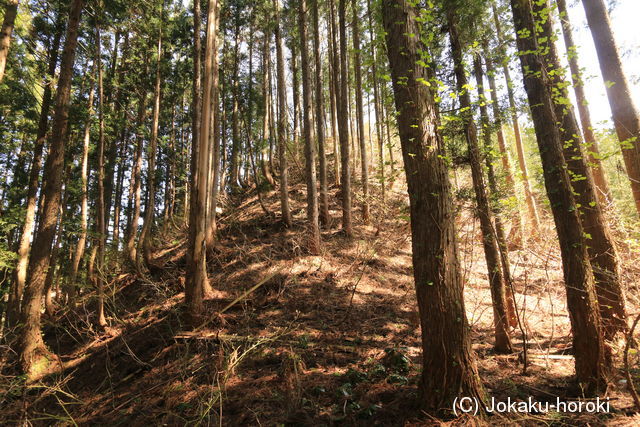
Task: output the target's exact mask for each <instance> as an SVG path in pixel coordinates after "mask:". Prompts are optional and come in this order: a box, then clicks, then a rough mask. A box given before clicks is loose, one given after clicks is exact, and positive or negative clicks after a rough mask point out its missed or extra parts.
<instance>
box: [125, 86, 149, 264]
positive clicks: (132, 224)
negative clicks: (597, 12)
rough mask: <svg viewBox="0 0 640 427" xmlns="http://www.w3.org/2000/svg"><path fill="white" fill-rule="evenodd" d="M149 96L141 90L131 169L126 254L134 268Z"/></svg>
mask: <svg viewBox="0 0 640 427" xmlns="http://www.w3.org/2000/svg"><path fill="white" fill-rule="evenodd" d="M146 102H147V94H146V92H145V90H144V89H141V93H140V99H139V101H138V114H137V118H136V123H137V126H138V128H137V129H136V151H135V156H134V159H133V166H132V169H131V181H130V183H129V204H130V206H132V209H131V212H130V215H129V221H128V226H127V241H126V246H125V253H126V256H127V259H128V260H129V262H130V263H131V265H132V266H135V265H136V264H137V259H138V250H137V245H136V236H137V235H138V221H139V220H140V203H141V193H142V182H141V181H142V179H141V172H142V150H143V147H144V134H143V132H142V126H143V125H144V121H145V116H146Z"/></svg>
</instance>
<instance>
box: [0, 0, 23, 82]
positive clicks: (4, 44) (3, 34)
mask: <svg viewBox="0 0 640 427" xmlns="http://www.w3.org/2000/svg"><path fill="white" fill-rule="evenodd" d="M18 3H19V0H7V1H6V4H7V6H6V7H5V9H4V19H3V21H2V30H1V31H0V83H2V79H3V78H4V70H5V67H6V66H7V56H9V46H10V45H11V35H12V34H13V27H14V24H15V21H16V16H18Z"/></svg>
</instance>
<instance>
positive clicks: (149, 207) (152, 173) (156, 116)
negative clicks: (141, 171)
mask: <svg viewBox="0 0 640 427" xmlns="http://www.w3.org/2000/svg"><path fill="white" fill-rule="evenodd" d="M160 15H161V16H164V5H163V8H162V11H161V13H160ZM160 25H161V26H160V29H159V33H158V43H157V50H156V54H157V58H156V80H155V88H154V91H153V121H152V122H151V140H150V141H149V154H148V156H149V157H148V158H147V164H148V166H147V204H146V206H145V208H144V212H145V215H144V222H143V224H142V230H141V231H140V242H141V243H142V255H143V258H144V264H145V266H146V267H147V268H151V258H152V251H153V248H152V240H153V239H152V230H153V228H154V226H155V210H156V155H157V152H158V127H159V125H160V96H161V88H162V69H161V68H162V23H161V24H160Z"/></svg>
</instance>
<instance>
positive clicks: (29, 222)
mask: <svg viewBox="0 0 640 427" xmlns="http://www.w3.org/2000/svg"><path fill="white" fill-rule="evenodd" d="M56 21H57V22H56V30H55V31H56V32H55V35H54V36H53V42H52V43H51V48H50V49H49V65H48V69H47V75H46V76H45V78H44V84H43V87H44V90H43V93H42V106H41V107H40V119H39V121H38V133H37V135H36V141H35V144H34V146H33V158H32V160H31V168H30V169H29V184H28V187H27V200H26V213H25V219H24V224H23V225H22V230H21V233H20V242H19V245H18V263H17V265H16V269H15V271H14V275H13V280H12V282H11V288H10V291H9V302H8V304H7V305H8V307H7V318H6V325H7V327H12V326H14V325H15V323H17V321H18V319H19V318H20V312H21V310H22V308H21V301H22V294H23V292H24V286H25V283H26V280H27V267H28V265H29V254H30V249H31V237H32V235H33V227H34V224H35V223H36V222H35V217H36V207H37V197H38V187H39V182H40V169H41V168H42V152H43V150H44V145H45V142H46V138H47V129H48V127H49V110H50V109H51V101H52V98H53V90H52V89H51V87H52V85H53V80H54V77H55V73H56V65H57V64H58V53H59V50H60V41H61V39H62V33H63V31H64V23H63V14H62V12H58V17H57V18H56Z"/></svg>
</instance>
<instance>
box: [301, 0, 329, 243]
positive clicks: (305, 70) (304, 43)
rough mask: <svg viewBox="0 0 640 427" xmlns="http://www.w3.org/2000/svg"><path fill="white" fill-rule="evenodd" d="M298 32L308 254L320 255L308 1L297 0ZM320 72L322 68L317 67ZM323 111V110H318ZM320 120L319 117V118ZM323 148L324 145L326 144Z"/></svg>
mask: <svg viewBox="0 0 640 427" xmlns="http://www.w3.org/2000/svg"><path fill="white" fill-rule="evenodd" d="M298 1H299V3H298V32H299V34H300V56H301V64H300V68H301V74H302V113H303V116H302V117H303V118H302V126H303V132H304V157H305V160H306V162H305V172H306V180H307V221H308V223H309V224H308V227H309V235H308V238H309V241H308V249H309V253H311V254H313V255H318V254H320V227H319V226H318V189H317V182H316V145H315V141H314V140H313V138H312V136H311V135H312V134H313V128H312V125H311V110H312V108H313V107H312V104H311V72H310V67H311V61H310V60H309V43H308V40H307V31H308V30H307V13H308V11H307V1H306V0H298ZM316 17H317V11H316ZM317 72H319V70H317ZM319 114H322V111H321V110H320V111H319ZM316 119H318V117H316ZM323 147H324V145H323Z"/></svg>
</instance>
